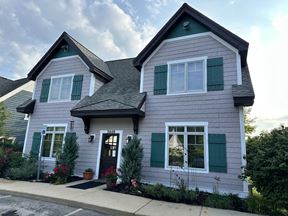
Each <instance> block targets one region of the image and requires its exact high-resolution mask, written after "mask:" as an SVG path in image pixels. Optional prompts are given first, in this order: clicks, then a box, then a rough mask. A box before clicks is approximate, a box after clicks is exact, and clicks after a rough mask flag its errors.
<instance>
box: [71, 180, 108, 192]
mask: <svg viewBox="0 0 288 216" xmlns="http://www.w3.org/2000/svg"><path fill="white" fill-rule="evenodd" d="M103 184H105V183H104V182H99V181H89V182H85V183H81V184H77V185H72V186H68V187H69V188H76V189H82V190H87V189H90V188H94V187H98V186H100V185H103Z"/></svg>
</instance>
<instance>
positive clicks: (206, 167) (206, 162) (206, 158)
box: [165, 122, 209, 173]
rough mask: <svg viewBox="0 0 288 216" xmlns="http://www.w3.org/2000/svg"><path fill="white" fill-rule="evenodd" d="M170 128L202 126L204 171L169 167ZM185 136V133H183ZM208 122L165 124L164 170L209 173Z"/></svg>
mask: <svg viewBox="0 0 288 216" xmlns="http://www.w3.org/2000/svg"><path fill="white" fill-rule="evenodd" d="M171 126H184V127H186V126H204V134H205V135H204V169H200V168H189V169H188V168H180V167H175V166H169V127H171ZM185 135H187V132H186V133H185ZM208 148H209V147H208V122H165V170H171V168H172V169H173V170H175V171H177V172H188V171H189V172H194V173H209V153H208V152H209V149H208Z"/></svg>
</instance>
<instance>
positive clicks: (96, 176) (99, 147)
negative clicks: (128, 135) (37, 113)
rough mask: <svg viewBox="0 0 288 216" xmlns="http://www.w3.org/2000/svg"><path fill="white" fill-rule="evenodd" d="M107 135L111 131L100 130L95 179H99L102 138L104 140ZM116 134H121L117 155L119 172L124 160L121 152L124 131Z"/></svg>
mask: <svg viewBox="0 0 288 216" xmlns="http://www.w3.org/2000/svg"><path fill="white" fill-rule="evenodd" d="M105 133H109V130H100V134H99V136H100V137H99V145H98V154H97V161H96V170H95V176H94V178H95V179H99V174H100V173H99V171H100V170H99V169H100V159H101V151H102V138H103V134H105ZM114 134H119V144H118V155H117V170H118V169H119V168H120V163H121V160H122V156H121V155H122V154H121V152H122V137H123V130H115V133H114Z"/></svg>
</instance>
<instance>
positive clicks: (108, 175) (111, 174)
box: [103, 167, 117, 190]
mask: <svg viewBox="0 0 288 216" xmlns="http://www.w3.org/2000/svg"><path fill="white" fill-rule="evenodd" d="M103 177H104V178H105V179H106V186H107V189H108V190H111V189H113V188H114V187H115V186H116V182H117V172H116V169H115V168H114V167H109V168H108V169H106V170H105V171H104V173H103Z"/></svg>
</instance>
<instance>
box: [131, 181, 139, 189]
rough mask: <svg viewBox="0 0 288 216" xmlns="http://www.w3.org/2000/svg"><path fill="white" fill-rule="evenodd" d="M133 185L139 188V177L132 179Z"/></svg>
mask: <svg viewBox="0 0 288 216" xmlns="http://www.w3.org/2000/svg"><path fill="white" fill-rule="evenodd" d="M131 185H132V187H133V188H137V187H138V186H139V184H138V181H137V179H131Z"/></svg>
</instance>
